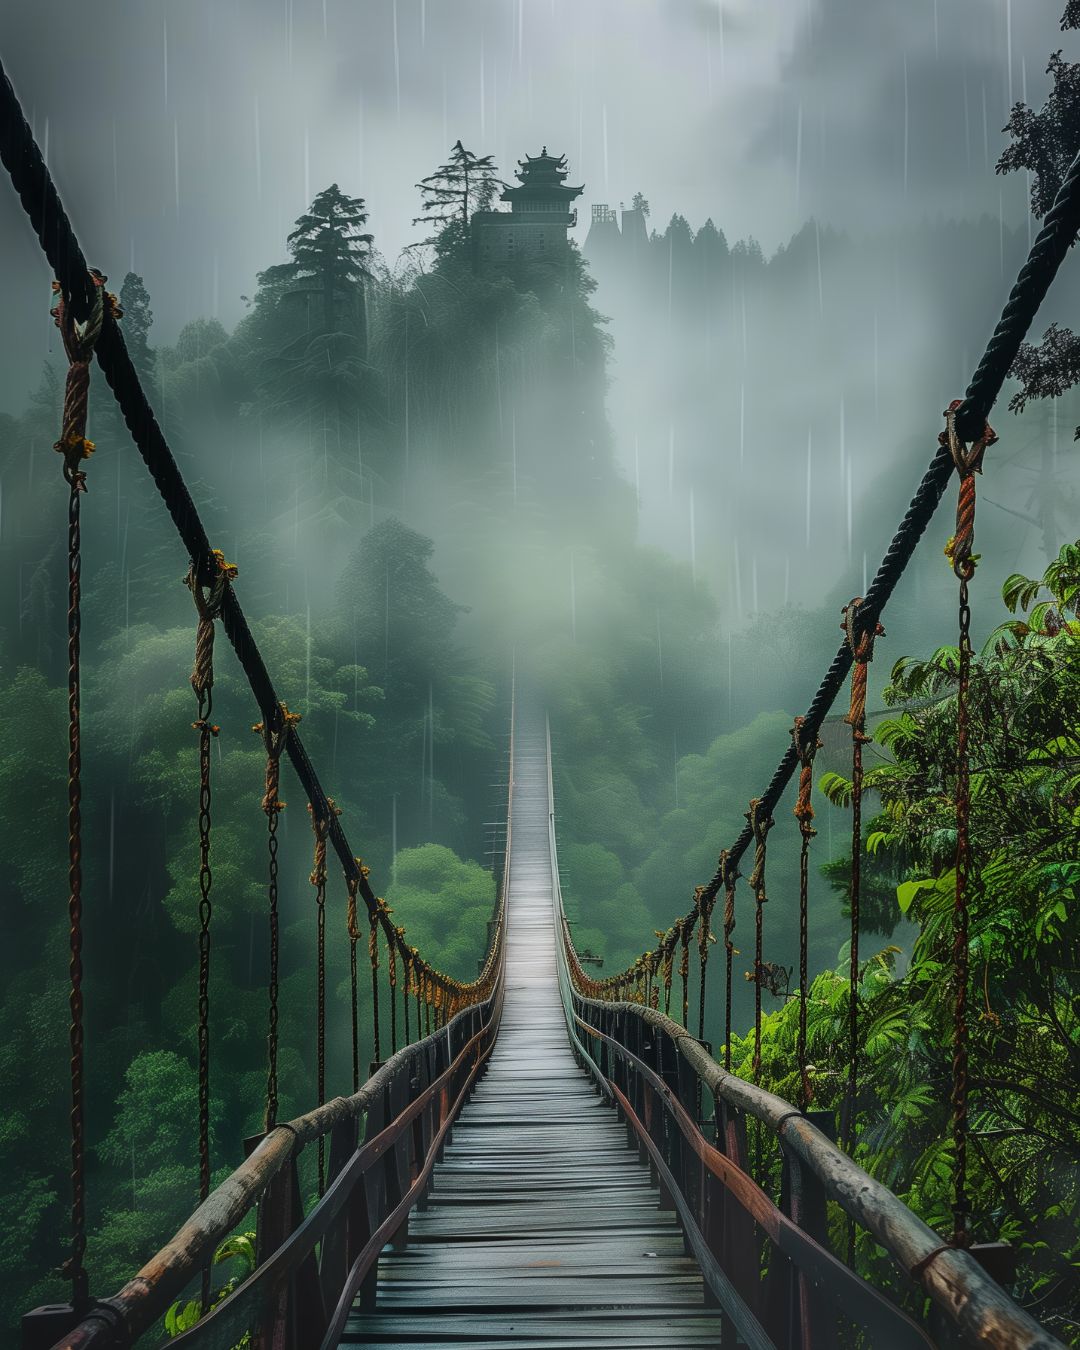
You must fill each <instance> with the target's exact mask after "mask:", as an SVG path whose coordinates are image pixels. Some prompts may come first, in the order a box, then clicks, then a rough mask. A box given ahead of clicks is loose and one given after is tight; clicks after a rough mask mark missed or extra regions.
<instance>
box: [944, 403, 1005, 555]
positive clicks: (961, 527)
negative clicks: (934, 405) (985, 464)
mask: <svg viewBox="0 0 1080 1350" xmlns="http://www.w3.org/2000/svg"><path fill="white" fill-rule="evenodd" d="M962 406H963V400H962V399H958V398H956V399H953V401H952V402H951V403H950V404H949V406H948V408H946V410H945V430H944V431H943V432H942V433H941V434H940V435H939V436H938V443H939V444H940V445H943V446H947V447H948V450H949V453H950V454H951V455H952V461H953V464H954V465H955V466H956V472H957V473H958V474H959V475H960V494H959V497H958V498H957V502H956V533H955V534H954V535H953V537H952V538H951V539H950V540H949V542H948V543H947V544H946V545H945V556H946V557H947V558H948V559H949V561H950V562H951V563H952V569H953V571H954V572H955V573H956V575H957V576H958V577H959V578H960V580H961V581H970V580H971V578H972V577H973V576H974V574H975V564H976V563H977V562H978V555H977V554H975V553H973V552H972V547H973V545H974V543H975V475H976V474H977V473H982V461H983V456H984V455H985V454H986V451H987V450H988V449H989V447H990V446H992V445H993V444H994V443H995V442H996V441H997V434H996V433H995V431H994V429H993V427H992V426H991V425H990V423H989V422H985V423H984V424H983V430H982V435H981V436H980V437H979V438H978V440H976V441H972V442H971V444H970V445H968V444H966V443H965V442H964V441H962V440H961V439H960V435H959V433H958V432H957V430H956V416H957V413H958V412H959V410H960V408H961V407H962Z"/></svg>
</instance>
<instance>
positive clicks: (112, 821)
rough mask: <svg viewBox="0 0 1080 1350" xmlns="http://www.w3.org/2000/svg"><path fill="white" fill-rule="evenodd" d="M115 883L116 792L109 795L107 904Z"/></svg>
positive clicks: (111, 897)
mask: <svg viewBox="0 0 1080 1350" xmlns="http://www.w3.org/2000/svg"><path fill="white" fill-rule="evenodd" d="M115 883H116V792H115V791H112V792H110V793H109V904H110V905H111V904H112V902H113V891H114V889H115Z"/></svg>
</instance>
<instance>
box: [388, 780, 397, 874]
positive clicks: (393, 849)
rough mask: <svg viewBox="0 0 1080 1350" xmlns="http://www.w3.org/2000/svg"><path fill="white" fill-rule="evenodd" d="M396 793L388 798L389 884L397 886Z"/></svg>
mask: <svg viewBox="0 0 1080 1350" xmlns="http://www.w3.org/2000/svg"><path fill="white" fill-rule="evenodd" d="M397 853H398V848H397V793H396V792H395V793H394V794H393V796H392V797H391V798H390V884H391V885H392V886H396V885H397Z"/></svg>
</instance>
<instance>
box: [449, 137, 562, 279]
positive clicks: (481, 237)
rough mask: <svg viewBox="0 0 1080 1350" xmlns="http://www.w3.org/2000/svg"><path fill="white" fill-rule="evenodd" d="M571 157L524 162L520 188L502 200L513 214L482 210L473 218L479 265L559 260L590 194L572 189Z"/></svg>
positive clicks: (544, 152)
mask: <svg viewBox="0 0 1080 1350" xmlns="http://www.w3.org/2000/svg"><path fill="white" fill-rule="evenodd" d="M568 176H569V170H568V169H567V167H566V156H565V155H562V156H560V157H559V158H556V157H555V156H554V155H549V154H548V151H547V146H546V145H545V146H544V148H543V149H542V150H541V152H540V154H538V155H526V156H525V158H524V159H522V160H519V161H518V169H517V175H516V177H517V180H518V183H517V186H514V187H508V188H506V189H505V191H504V192H503V193H502V195H501V198H500V200H502V201H504V202H509V203H510V210H509V211H477V212H476V213H475V214H474V215H473V218H472V238H473V247H474V249H475V256H476V261H477V263H478V264H479V265H481V266H490V265H498V264H501V263H513V262H519V261H522V260H526V259H529V260H532V259H543V258H550V257H553V256H557V255H558V252H559V250H560V249H562V248H564V247H565V246H566V232H567V230H569V229H570V228H571V227H572V226H574V225H576V224H577V212H576V211H575V210H573V209H572V203H573V201H574V200H575V198H577V197H580V196H581V194H582V192H584V191H585V188H584V186H582V187H567V185H566V181H565V180H566V179H567V177H568Z"/></svg>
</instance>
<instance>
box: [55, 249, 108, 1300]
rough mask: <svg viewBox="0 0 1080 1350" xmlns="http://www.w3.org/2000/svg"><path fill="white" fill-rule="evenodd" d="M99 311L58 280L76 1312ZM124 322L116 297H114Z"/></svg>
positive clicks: (81, 1208) (95, 276)
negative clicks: (80, 302)
mask: <svg viewBox="0 0 1080 1350" xmlns="http://www.w3.org/2000/svg"><path fill="white" fill-rule="evenodd" d="M90 279H91V282H92V291H93V306H92V308H91V311H90V316H89V318H88V319H87V321H86V323H84V324H80V323H78V322H77V321H76V319H75V317H74V315H73V313H72V312H71V309H70V307H69V306H68V305H67V304H66V303H65V301H64V298H63V295H62V293H61V291H60V285H59V283H58V282H54V283H53V293H54V294H55V295H56V296H57V303H56V306H55V308H54V309H53V310H52V311H51V313H52V316H53V318H54V319H55V321H56V326H57V328H59V330H60V336H61V338H62V340H63V344H64V351H65V353H66V355H67V358H68V369H67V378H66V381H65V384H64V408H63V415H62V422H61V430H60V439H59V440H58V441H57V442H56V443H55V445H54V447H53V448H54V449H55V450H56V451H58V452H59V453H60V454H61V455H63V458H64V465H63V476H64V482H65V483H67V485H68V550H67V552H68V610H67V620H68V643H67V658H68V687H67V694H68V791H67V799H68V940H69V955H68V979H69V992H68V1011H69V1014H70V1019H71V1020H70V1026H69V1029H68V1040H69V1046H70V1080H71V1110H70V1116H69V1120H70V1126H71V1245H70V1249H69V1254H68V1257H67V1260H66V1261H65V1263H64V1275H65V1276H66V1277H67V1278H68V1279H69V1280H70V1281H71V1302H72V1307H73V1308H74V1309H75V1310H76V1311H78V1312H81V1311H82V1310H83V1309H85V1308H86V1306H87V1305H88V1303H89V1299H90V1291H89V1282H88V1279H87V1274H86V1266H85V1258H86V1083H85V1075H86V1036H85V1029H84V1025H83V1022H84V1011H85V1005H84V998H83V956H82V953H83V899H82V882H83V876H82V516H81V505H82V495H83V493H84V492H85V491H86V473H85V471H84V469H83V468H82V463H83V461H84V460H85V459H88V458H89V457H90V455H91V454H93V451H94V443H93V441H89V440H87V438H86V419H87V413H88V408H89V395H90V359H91V357H92V356H93V353H94V347H95V345H96V343H97V339H98V336H99V335H100V333H101V325H102V322H103V319H104V312H105V304H106V295H105V290H104V286H105V277H103V276H102V275H101V273H100V272H91V273H90ZM107 299H108V302H109V303H110V304H111V305H112V310H113V314H114V317H119V310H118V309H117V308H116V305H115V300H114V298H113V297H111V296H109V297H107Z"/></svg>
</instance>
